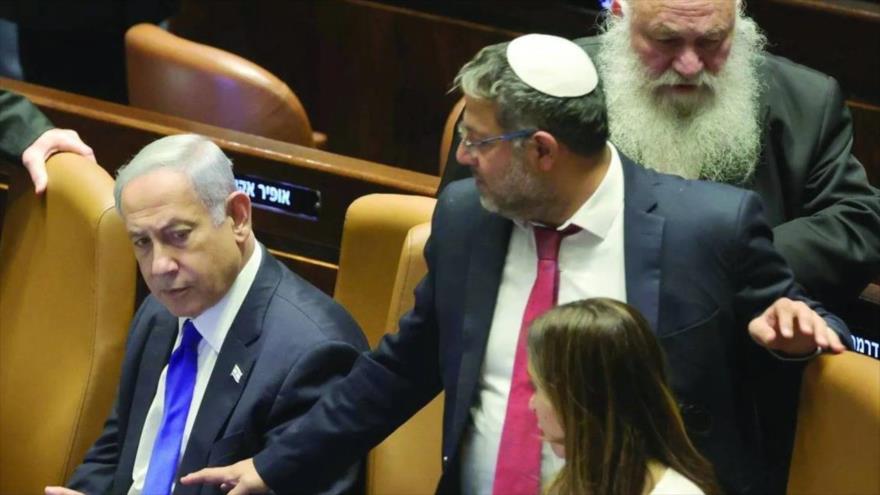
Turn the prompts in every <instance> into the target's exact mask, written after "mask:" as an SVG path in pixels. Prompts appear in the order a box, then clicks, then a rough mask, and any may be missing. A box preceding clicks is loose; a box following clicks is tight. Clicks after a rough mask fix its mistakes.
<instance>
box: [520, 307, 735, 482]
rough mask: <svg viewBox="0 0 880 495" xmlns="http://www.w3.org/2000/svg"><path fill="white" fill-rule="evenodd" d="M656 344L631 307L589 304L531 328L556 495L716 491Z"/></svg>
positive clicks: (535, 403)
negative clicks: (561, 462) (556, 459)
mask: <svg viewBox="0 0 880 495" xmlns="http://www.w3.org/2000/svg"><path fill="white" fill-rule="evenodd" d="M664 370H665V362H664V357H663V353H662V351H661V349H660V346H659V344H658V342H657V339H656V338H655V336H654V334H653V333H652V332H651V330H650V328H649V325H648V323H647V321H645V319H644V317H642V315H641V314H640V313H639V312H638V311H637V310H636V309H634V308H633V307H631V306H629V305H627V304H625V303H622V302H619V301H615V300H612V299H605V298H595V299H587V300H584V301H577V302H573V303H569V304H565V305H562V306H558V307H556V308H554V309H552V310H550V311H548V312H547V313H545V314H544V315H542V316H541V317H539V318H538V319H536V320H535V321H534V323H532V326H531V329H530V331H529V372H530V373H531V377H532V381H533V383H534V385H535V394H534V396H533V397H532V400H531V402H530V406H531V407H532V409H534V410H535V413H536V414H537V416H538V424H539V426H540V428H541V431H542V433H543V435H544V437H545V439H546V440H547V441H548V442H550V443H551V446H552V447H553V451H554V452H555V453H556V455H558V456H560V457H563V458H565V466H564V467H563V468H562V470H561V471H560V472H559V474H558V475H557V476H556V478H555V479H554V480H553V482H552V483H551V484H550V486H549V487H547V490H546V491H547V493H549V494H553V495H569V494H577V495H590V494H601V495H615V494H616V495H642V494H646V495H647V494H650V495H660V494H676V495H684V494H707V495H713V494H716V493H720V490H719V488H718V487H717V484H716V482H715V477H714V473H713V470H712V467H711V465H710V464H709V463H708V462H707V461H706V460H705V459H704V458H703V457H702V456H700V454H699V453H697V451H696V449H695V448H694V446H693V445H692V444H691V442H690V440H689V439H688V437H687V434H686V433H685V429H684V424H683V423H682V420H681V416H680V414H679V412H678V406H677V405H676V402H675V399H674V398H673V396H672V393H671V392H670V390H669V385H668V384H667V379H666V375H665V371H664Z"/></svg>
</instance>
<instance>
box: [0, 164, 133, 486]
mask: <svg viewBox="0 0 880 495" xmlns="http://www.w3.org/2000/svg"><path fill="white" fill-rule="evenodd" d="M47 168H48V174H49V187H48V190H47V191H46V193H44V195H43V196H36V195H35V194H34V193H33V187H32V186H31V183H30V180H29V179H28V177H27V174H26V173H24V171H23V169H21V168H20V167H17V168H16V169H14V170H10V178H11V182H10V187H9V190H8V195H7V198H8V203H7V208H6V213H5V217H4V222H3V231H2V237H0V493H4V494H5V493H10V494H26V493H42V492H43V487H44V486H45V485H60V484H63V483H64V482H65V480H66V479H67V478H68V477H69V476H70V474H71V473H72V472H73V470H74V468H76V466H77V465H79V463H80V462H81V461H82V459H83V455H84V454H85V452H86V450H87V449H88V448H89V447H90V446H91V444H92V443H93V442H94V441H95V439H96V438H97V437H98V435H99V434H100V432H101V429H102V426H103V424H104V420H105V419H106V418H107V416H108V414H109V412H110V408H111V405H112V402H113V399H114V397H115V395H116V387H117V384H118V380H119V371H120V367H121V364H122V358H123V354H124V350H125V340H126V337H127V327H128V324H129V322H130V320H131V317H132V312H133V306H134V298H135V270H136V267H135V262H134V256H133V252H132V249H131V244H130V242H129V240H128V236H127V234H126V231H125V227H124V226H123V223H122V220H121V219H120V217H119V215H118V214H117V213H116V210H115V209H114V206H113V205H114V203H113V179H111V178H110V176H109V175H108V174H107V172H105V171H104V169H102V168H101V167H100V166H99V165H97V164H95V163H93V162H90V161H88V160H86V159H84V158H82V157H80V156H77V155H72V154H68V153H64V154H59V155H55V156H54V157H52V158H51V159H50V160H49V162H48V165H47Z"/></svg>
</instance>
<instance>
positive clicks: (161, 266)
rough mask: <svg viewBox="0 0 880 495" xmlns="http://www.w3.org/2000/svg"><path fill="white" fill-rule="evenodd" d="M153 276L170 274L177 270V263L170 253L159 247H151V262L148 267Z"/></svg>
mask: <svg viewBox="0 0 880 495" xmlns="http://www.w3.org/2000/svg"><path fill="white" fill-rule="evenodd" d="M150 268H151V270H152V272H153V273H152V274H153V276H156V275H164V274H166V273H172V272H174V271H175V270H177V261H176V260H175V259H174V257H173V256H172V255H171V252H170V251H169V250H168V249H166V248H163V247H161V246H159V245H154V247H153V262H152V264H151V266H150Z"/></svg>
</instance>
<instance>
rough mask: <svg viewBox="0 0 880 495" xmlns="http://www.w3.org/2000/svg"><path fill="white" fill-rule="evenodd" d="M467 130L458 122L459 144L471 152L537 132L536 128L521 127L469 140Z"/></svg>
mask: <svg viewBox="0 0 880 495" xmlns="http://www.w3.org/2000/svg"><path fill="white" fill-rule="evenodd" d="M467 132H468V131H467V129H465V128H464V124H462V123H459V124H458V137H459V138H461V146H462V147H463V148H464V149H465V151H467V152H468V153H471V152H473V151H476V150H477V149H479V148H482V147H484V146H486V145H487V144H492V143H496V142H502V141H511V140H513V139H521V138H524V137H529V136H531V135H532V134H534V133H536V132H538V129H521V130H518V131H513V132H508V133H507V134H501V135H500V136H492V137H487V138H485V139H478V140H476V141H471V140H470V139H468V138H467V137H466V136H467Z"/></svg>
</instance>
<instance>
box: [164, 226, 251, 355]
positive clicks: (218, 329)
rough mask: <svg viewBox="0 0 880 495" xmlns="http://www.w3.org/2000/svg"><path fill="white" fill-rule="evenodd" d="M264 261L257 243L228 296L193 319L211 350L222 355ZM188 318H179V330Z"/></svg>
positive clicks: (230, 288) (227, 292)
mask: <svg viewBox="0 0 880 495" xmlns="http://www.w3.org/2000/svg"><path fill="white" fill-rule="evenodd" d="M262 259H263V248H262V246H261V245H260V243H256V246H255V248H254V251H253V252H252V253H251V257H250V259H248V260H247V262H246V263H245V264H244V267H243V268H242V269H241V271H240V272H238V275H237V276H236V277H235V281H233V282H232V286H230V287H229V290H228V291H226V294H225V295H224V296H223V297H222V298H221V299H220V300H219V301H217V304H215V305H213V306H211V307H210V308H208V309H206V310H205V311H203V312H202V314H200V315H199V316H196V317H195V318H192V322H193V325H195V327H196V330H198V331H199V333H200V334H201V335H202V338H203V339H204V340H205V342H206V343H207V344H208V345H209V346H211V349H212V350H213V351H214V352H216V353H218V354H219V353H220V348H221V347H222V346H223V341H224V340H226V334H227V333H229V329H230V327H232V322H233V320H235V315H237V314H238V310H239V309H241V305H242V303H243V302H244V298H245V296H247V293H248V291H250V289H251V285H253V283H254V279H256V277H257V271H258V270H259V268H260V263H261V261H262ZM187 319H188V318H178V319H177V320H178V321H177V328H178V329H180V328H182V327H183V323H184V322H185V321H186V320H187Z"/></svg>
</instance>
